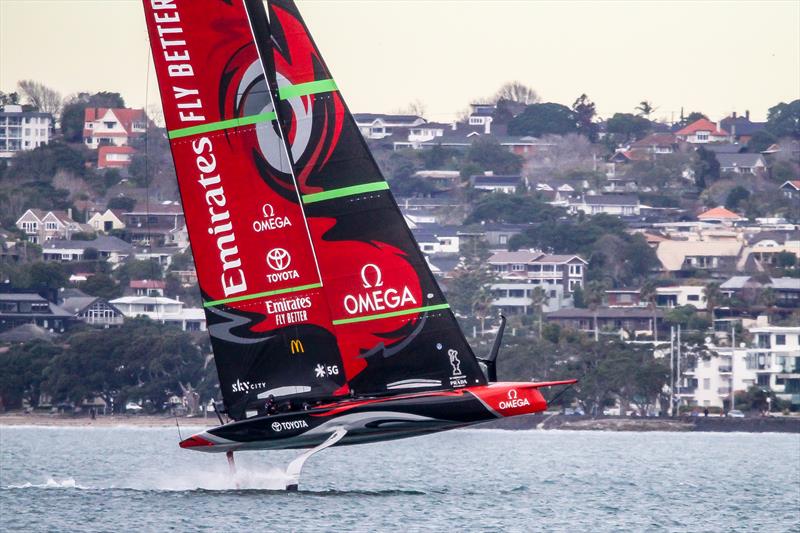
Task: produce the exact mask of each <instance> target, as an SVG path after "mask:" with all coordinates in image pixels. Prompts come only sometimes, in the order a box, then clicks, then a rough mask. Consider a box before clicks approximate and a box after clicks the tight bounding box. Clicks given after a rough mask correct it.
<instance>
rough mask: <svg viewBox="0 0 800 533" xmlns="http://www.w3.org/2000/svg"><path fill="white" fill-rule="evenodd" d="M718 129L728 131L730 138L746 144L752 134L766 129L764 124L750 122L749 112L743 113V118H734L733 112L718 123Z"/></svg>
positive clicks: (734, 113)
mask: <svg viewBox="0 0 800 533" xmlns="http://www.w3.org/2000/svg"><path fill="white" fill-rule="evenodd" d="M719 127H720V128H722V129H724V130H725V131H729V132H730V134H731V137H732V138H733V139H734V140H735V141H736V142H739V143H742V144H747V143H748V142H750V139H751V138H752V137H753V134H755V133H757V132H759V131H763V130H764V129H766V127H767V123H766V122H751V121H750V111H745V112H744V116H743V117H742V116H738V117H737V116H736V111H734V112H733V113H732V114H731V115H730V116H728V117H725V118H723V119H722V120H720V121H719Z"/></svg>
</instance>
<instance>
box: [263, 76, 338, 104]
mask: <svg viewBox="0 0 800 533" xmlns="http://www.w3.org/2000/svg"><path fill="white" fill-rule="evenodd" d="M338 90H339V89H338V87H336V82H335V81H333V80H317V81H309V82H308V83H298V84H297V85H286V86H284V87H279V88H278V98H280V99H281V100H288V99H289V98H294V97H296V96H306V95H308V94H318V93H328V92H331V91H338Z"/></svg>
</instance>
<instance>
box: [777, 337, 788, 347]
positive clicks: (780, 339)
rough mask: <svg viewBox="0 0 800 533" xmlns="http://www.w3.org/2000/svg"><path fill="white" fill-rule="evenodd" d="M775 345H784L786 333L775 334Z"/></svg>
mask: <svg viewBox="0 0 800 533" xmlns="http://www.w3.org/2000/svg"><path fill="white" fill-rule="evenodd" d="M775 346H786V335H775Z"/></svg>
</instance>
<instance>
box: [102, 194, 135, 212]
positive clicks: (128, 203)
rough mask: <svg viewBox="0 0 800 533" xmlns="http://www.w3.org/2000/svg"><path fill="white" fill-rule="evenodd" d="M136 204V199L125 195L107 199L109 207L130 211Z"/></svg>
mask: <svg viewBox="0 0 800 533" xmlns="http://www.w3.org/2000/svg"><path fill="white" fill-rule="evenodd" d="M135 206H136V200H135V199H133V198H129V197H127V196H116V197H114V198H112V199H111V200H109V201H108V208H109V209H119V210H122V211H132V210H133V208H134V207H135Z"/></svg>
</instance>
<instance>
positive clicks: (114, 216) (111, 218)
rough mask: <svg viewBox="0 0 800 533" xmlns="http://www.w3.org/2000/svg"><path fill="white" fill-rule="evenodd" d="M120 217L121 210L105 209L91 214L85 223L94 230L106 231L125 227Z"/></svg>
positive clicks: (121, 216)
mask: <svg viewBox="0 0 800 533" xmlns="http://www.w3.org/2000/svg"><path fill="white" fill-rule="evenodd" d="M122 219H123V215H122V211H119V210H114V209H106V210H105V212H103V213H95V214H93V215H92V216H91V217H90V218H89V221H88V222H87V223H88V224H89V225H90V226H91V227H92V228H94V230H95V231H99V232H103V233H108V232H109V231H111V230H112V229H125V222H123V221H122Z"/></svg>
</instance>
